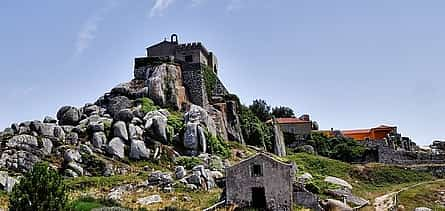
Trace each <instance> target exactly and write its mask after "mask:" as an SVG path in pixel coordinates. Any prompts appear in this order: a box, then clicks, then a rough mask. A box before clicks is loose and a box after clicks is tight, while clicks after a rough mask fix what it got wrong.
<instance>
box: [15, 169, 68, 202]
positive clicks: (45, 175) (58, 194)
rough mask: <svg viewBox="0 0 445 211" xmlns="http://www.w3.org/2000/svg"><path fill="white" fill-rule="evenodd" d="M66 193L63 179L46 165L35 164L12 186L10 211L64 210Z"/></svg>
mask: <svg viewBox="0 0 445 211" xmlns="http://www.w3.org/2000/svg"><path fill="white" fill-rule="evenodd" d="M66 192H67V191H66V186H65V184H64V182H63V178H62V177H61V176H60V175H59V174H58V173H57V172H56V171H55V170H54V169H52V168H50V167H49V166H48V164H47V163H36V164H35V165H34V167H33V168H32V170H31V171H28V172H27V173H25V175H24V176H23V177H22V178H21V179H20V181H19V183H18V184H17V185H15V186H14V188H13V190H12V193H11V196H10V200H9V202H10V210H11V211H15V210H17V211H22V210H34V211H47V210H50V211H53V210H54V211H55V210H65V208H66V205H67V193H66Z"/></svg>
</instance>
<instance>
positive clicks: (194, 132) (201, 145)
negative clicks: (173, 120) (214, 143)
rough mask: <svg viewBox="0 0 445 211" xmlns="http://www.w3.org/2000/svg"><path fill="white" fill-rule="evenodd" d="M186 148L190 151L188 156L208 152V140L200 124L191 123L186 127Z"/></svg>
mask: <svg viewBox="0 0 445 211" xmlns="http://www.w3.org/2000/svg"><path fill="white" fill-rule="evenodd" d="M183 144H184V148H186V149H187V150H188V151H187V152H186V154H188V155H193V156H194V155H197V154H199V152H203V153H205V152H206V150H207V140H206V137H205V133H204V129H203V128H202V127H201V126H200V125H199V123H192V122H189V123H187V125H186V130H185V133H184V143H183Z"/></svg>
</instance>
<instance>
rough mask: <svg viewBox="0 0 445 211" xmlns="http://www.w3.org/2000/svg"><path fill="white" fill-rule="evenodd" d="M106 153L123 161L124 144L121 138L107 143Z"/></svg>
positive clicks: (115, 138)
mask: <svg viewBox="0 0 445 211" xmlns="http://www.w3.org/2000/svg"><path fill="white" fill-rule="evenodd" d="M107 151H108V153H109V154H111V155H114V156H116V157H118V158H121V159H123V158H124V157H125V144H124V141H123V140H122V139H121V138H119V137H114V138H113V139H111V141H110V142H109V143H108V146H107Z"/></svg>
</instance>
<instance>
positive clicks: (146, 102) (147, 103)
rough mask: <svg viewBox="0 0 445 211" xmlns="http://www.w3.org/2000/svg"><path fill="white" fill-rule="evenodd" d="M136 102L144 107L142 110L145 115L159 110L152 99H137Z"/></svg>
mask: <svg viewBox="0 0 445 211" xmlns="http://www.w3.org/2000/svg"><path fill="white" fill-rule="evenodd" d="M136 101H137V102H138V103H140V104H141V105H142V109H141V110H142V112H144V113H148V112H150V111H155V110H158V109H159V107H158V106H156V105H155V103H154V102H153V100H151V99H150V98H147V97H143V98H139V99H137V100H136Z"/></svg>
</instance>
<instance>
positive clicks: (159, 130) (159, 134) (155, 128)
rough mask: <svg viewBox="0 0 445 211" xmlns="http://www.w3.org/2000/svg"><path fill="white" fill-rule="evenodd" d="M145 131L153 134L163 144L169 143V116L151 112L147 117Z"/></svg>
mask: <svg viewBox="0 0 445 211" xmlns="http://www.w3.org/2000/svg"><path fill="white" fill-rule="evenodd" d="M144 120H146V122H145V130H147V131H149V132H151V133H152V135H153V136H154V137H155V138H157V139H160V140H161V141H163V142H166V141H167V121H168V119H167V115H165V114H163V113H162V112H161V111H151V112H148V113H147V115H145V117H144Z"/></svg>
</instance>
